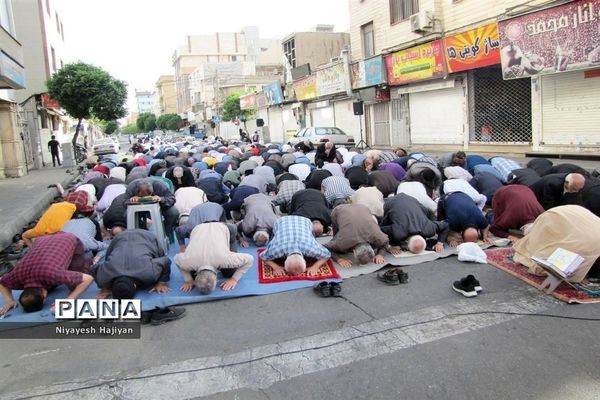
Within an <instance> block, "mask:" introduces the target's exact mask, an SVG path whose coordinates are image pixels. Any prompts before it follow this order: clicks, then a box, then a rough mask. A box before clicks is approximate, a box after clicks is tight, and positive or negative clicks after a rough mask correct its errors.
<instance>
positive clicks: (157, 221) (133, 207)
mask: <svg viewBox="0 0 600 400" xmlns="http://www.w3.org/2000/svg"><path fill="white" fill-rule="evenodd" d="M141 213H150V219H151V220H152V225H151V226H150V230H151V231H153V232H154V234H155V235H156V237H157V239H158V243H159V244H160V245H161V247H162V249H163V251H164V252H165V254H167V253H168V251H169V245H168V244H167V240H168V239H167V236H166V235H165V228H164V225H163V218H162V215H161V213H160V204H158V202H155V203H130V204H128V205H127V229H139V228H140V224H139V222H140V221H141V220H142V216H140V215H139V214H141Z"/></svg>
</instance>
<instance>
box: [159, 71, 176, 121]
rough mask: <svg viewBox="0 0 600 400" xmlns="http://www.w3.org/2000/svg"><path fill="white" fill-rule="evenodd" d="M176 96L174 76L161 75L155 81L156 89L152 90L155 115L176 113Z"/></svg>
mask: <svg viewBox="0 0 600 400" xmlns="http://www.w3.org/2000/svg"><path fill="white" fill-rule="evenodd" d="M176 97H177V95H176V94H175V77H174V76H173V75H161V76H160V77H159V78H158V80H157V81H156V90H155V92H154V102H155V110H156V112H157V115H163V114H176V113H177V101H176Z"/></svg>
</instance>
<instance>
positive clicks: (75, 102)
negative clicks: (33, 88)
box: [47, 61, 127, 146]
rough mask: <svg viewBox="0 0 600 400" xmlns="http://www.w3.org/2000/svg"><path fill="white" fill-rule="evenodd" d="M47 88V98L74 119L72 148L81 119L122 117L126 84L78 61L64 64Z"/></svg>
mask: <svg viewBox="0 0 600 400" xmlns="http://www.w3.org/2000/svg"><path fill="white" fill-rule="evenodd" d="M47 86H48V93H49V94H50V97H52V98H53V99H55V100H57V101H58V102H59V103H60V105H61V107H63V108H64V109H65V110H66V111H67V113H69V115H71V117H73V118H77V120H78V122H77V129H76V130H75V134H74V135H73V140H72V142H73V146H75V143H76V142H77V136H78V135H79V130H80V127H81V122H82V121H83V119H88V118H91V117H96V118H98V119H100V120H104V121H112V120H115V119H118V118H121V117H124V116H125V114H126V110H125V107H124V105H125V101H126V100H127V85H126V84H125V82H123V81H120V80H118V79H115V78H113V77H112V76H111V75H110V74H109V73H108V72H106V71H105V70H103V69H102V68H99V67H96V66H94V65H91V64H86V63H84V62H81V61H80V62H77V63H70V64H66V65H65V66H63V67H62V68H61V69H60V70H59V71H58V72H56V73H55V74H53V75H52V78H50V80H49V81H48V82H47Z"/></svg>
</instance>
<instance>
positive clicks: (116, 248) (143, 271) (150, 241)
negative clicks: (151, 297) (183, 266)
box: [94, 229, 171, 299]
mask: <svg viewBox="0 0 600 400" xmlns="http://www.w3.org/2000/svg"><path fill="white" fill-rule="evenodd" d="M94 274H95V277H96V283H97V284H98V287H99V288H100V289H101V291H100V294H99V295H98V296H97V298H98V299H104V298H106V297H108V296H110V295H112V297H113V298H114V299H132V298H133V297H134V296H135V292H136V291H137V290H138V289H147V288H150V292H151V293H152V292H157V293H166V292H168V291H169V290H170V289H169V288H168V287H167V282H168V281H169V277H170V275H171V260H169V258H168V257H167V256H166V255H165V253H164V251H163V250H162V247H161V246H160V244H159V243H158V239H157V238H156V235H155V234H154V233H153V232H150V231H147V230H145V229H129V230H125V231H122V232H120V233H118V234H117V235H116V236H115V238H114V239H112V241H111V243H110V246H108V250H106V258H105V260H104V262H101V263H100V264H99V265H97V266H95V268H94Z"/></svg>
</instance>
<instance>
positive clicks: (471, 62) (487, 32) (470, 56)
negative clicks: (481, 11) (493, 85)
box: [444, 22, 500, 73]
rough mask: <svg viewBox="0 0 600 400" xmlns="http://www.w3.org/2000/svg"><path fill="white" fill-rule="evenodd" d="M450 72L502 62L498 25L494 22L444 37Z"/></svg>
mask: <svg viewBox="0 0 600 400" xmlns="http://www.w3.org/2000/svg"><path fill="white" fill-rule="evenodd" d="M444 49H445V51H446V64H447V66H448V72H449V73H451V72H460V71H467V70H469V69H475V68H482V67H487V66H490V65H495V64H500V40H499V38H498V25H497V24H496V23H495V22H494V23H492V24H487V25H484V26H479V27H477V28H475V29H471V30H469V31H466V32H462V33H459V34H456V35H452V36H448V37H447V38H444Z"/></svg>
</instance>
